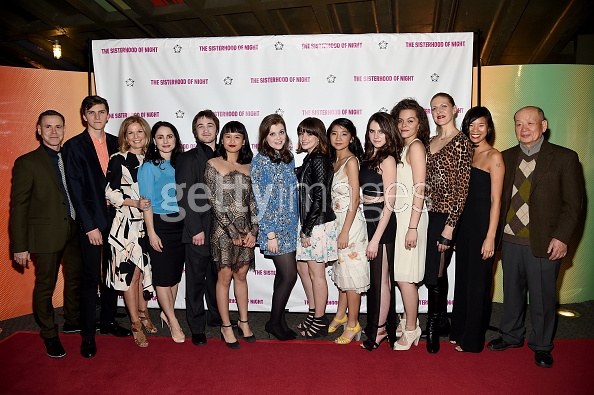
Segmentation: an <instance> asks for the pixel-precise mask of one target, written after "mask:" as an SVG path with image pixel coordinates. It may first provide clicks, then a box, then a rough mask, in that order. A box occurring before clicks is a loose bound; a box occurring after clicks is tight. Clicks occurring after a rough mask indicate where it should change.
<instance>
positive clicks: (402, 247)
mask: <svg viewBox="0 0 594 395" xmlns="http://www.w3.org/2000/svg"><path fill="white" fill-rule="evenodd" d="M391 115H392V117H394V119H395V120H396V123H397V124H398V133H400V136H402V139H403V140H404V149H403V150H402V156H401V159H400V163H398V166H397V168H396V178H397V180H398V192H397V194H396V205H395V207H394V211H395V212H396V223H397V226H396V243H395V247H394V249H395V251H394V255H395V256H396V260H395V264H394V280H395V281H396V282H397V284H398V288H399V289H400V293H401V295H402V302H403V304H404V314H403V316H402V318H401V319H400V324H399V325H398V328H397V330H396V335H397V336H398V335H400V339H399V340H398V342H396V344H394V350H408V349H410V347H411V345H412V344H415V345H418V344H419V338H420V337H421V328H420V327H419V320H418V318H417V311H418V306H419V293H418V283H419V282H420V281H422V280H423V276H424V275H425V254H426V244H427V210H426V209H425V206H424V194H425V176H426V173H427V154H426V147H427V145H428V144H429V120H428V119H427V114H426V113H425V110H424V109H423V107H421V106H420V105H419V103H417V101H416V100H414V99H403V100H401V101H400V102H399V103H398V104H396V106H395V107H394V108H393V109H392V111H391Z"/></svg>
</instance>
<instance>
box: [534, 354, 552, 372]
mask: <svg viewBox="0 0 594 395" xmlns="http://www.w3.org/2000/svg"><path fill="white" fill-rule="evenodd" d="M534 362H536V364H537V365H538V366H540V367H541V368H552V367H553V356H552V355H551V353H550V352H549V351H536V353H535V354H534Z"/></svg>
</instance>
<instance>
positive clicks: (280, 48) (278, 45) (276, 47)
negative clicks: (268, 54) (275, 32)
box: [274, 41, 285, 51]
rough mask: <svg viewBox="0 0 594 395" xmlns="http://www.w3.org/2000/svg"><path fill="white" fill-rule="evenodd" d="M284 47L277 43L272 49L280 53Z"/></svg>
mask: <svg viewBox="0 0 594 395" xmlns="http://www.w3.org/2000/svg"><path fill="white" fill-rule="evenodd" d="M284 46H285V44H283V43H281V42H280V41H277V42H276V44H274V49H276V50H277V51H282V50H283V47H284Z"/></svg>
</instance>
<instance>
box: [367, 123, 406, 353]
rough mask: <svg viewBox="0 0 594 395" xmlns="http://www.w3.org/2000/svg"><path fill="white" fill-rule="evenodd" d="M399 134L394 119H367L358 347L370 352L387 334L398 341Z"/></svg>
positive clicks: (392, 344) (391, 340)
mask: <svg viewBox="0 0 594 395" xmlns="http://www.w3.org/2000/svg"><path fill="white" fill-rule="evenodd" d="M402 147H403V142H402V137H401V136H400V134H399V133H398V128H397V126H396V123H395V121H394V119H393V118H392V117H391V116H390V115H389V114H387V113H383V112H377V113H375V114H373V115H372V116H371V118H369V121H368V122H367V129H366V133H365V155H364V156H363V160H362V161H361V170H360V171H359V184H360V185H361V188H362V189H363V199H362V201H363V214H364V215H365V221H366V222H367V238H368V239H369V243H368V245H367V251H366V252H367V259H369V279H370V286H369V290H368V291H367V326H366V327H365V334H366V335H367V339H366V340H365V341H364V342H363V343H362V344H361V347H363V348H366V349H367V350H369V351H372V350H373V349H376V348H378V347H379V346H380V344H381V343H382V341H384V340H386V338H388V339H389V341H390V347H392V348H394V344H395V343H396V326H397V322H396V306H395V299H394V292H395V283H394V242H395V239H396V215H395V214H394V202H395V200H396V165H397V164H398V162H399V161H400V155H401V153H402Z"/></svg>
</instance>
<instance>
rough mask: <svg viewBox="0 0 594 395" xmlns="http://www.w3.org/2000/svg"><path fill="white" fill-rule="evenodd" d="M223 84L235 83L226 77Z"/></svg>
mask: <svg viewBox="0 0 594 395" xmlns="http://www.w3.org/2000/svg"><path fill="white" fill-rule="evenodd" d="M223 82H224V83H225V85H231V84H232V83H233V78H231V77H229V76H227V77H225V79H224V80H223Z"/></svg>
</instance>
